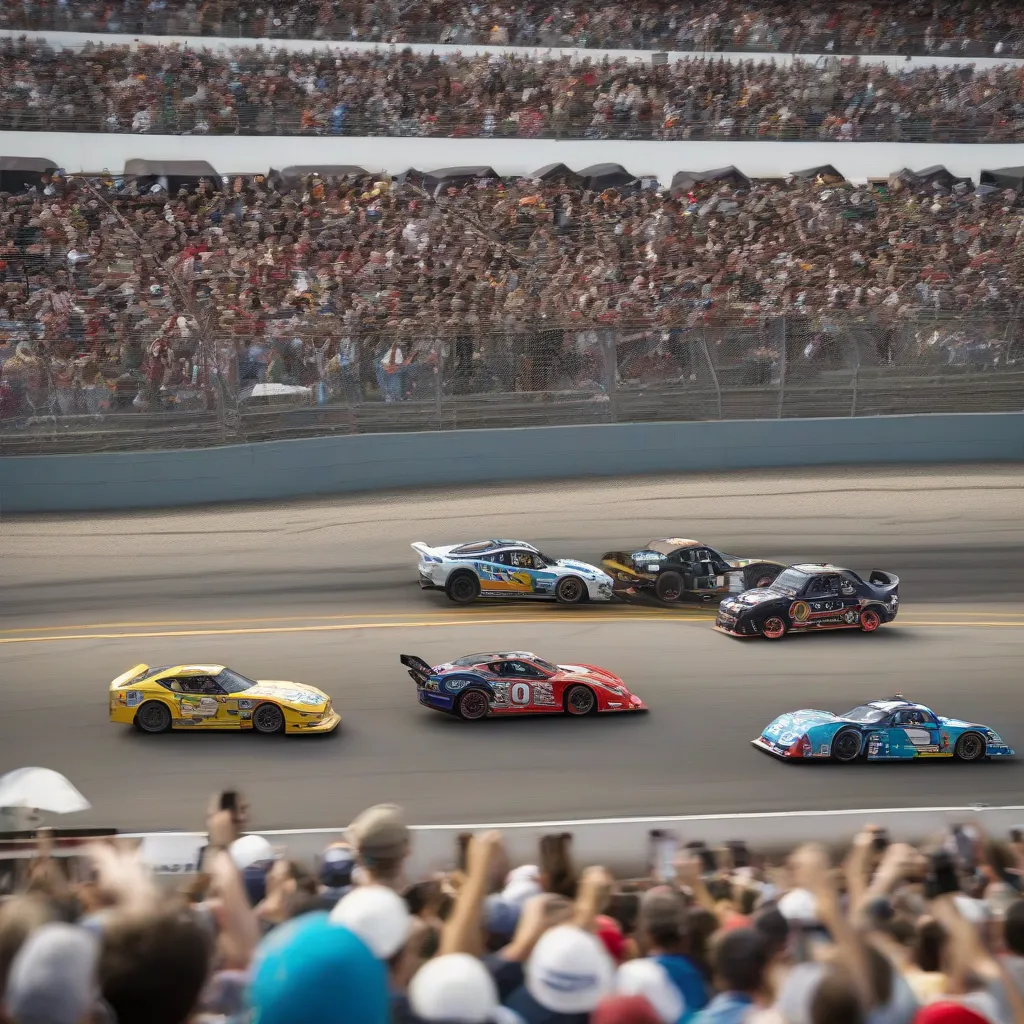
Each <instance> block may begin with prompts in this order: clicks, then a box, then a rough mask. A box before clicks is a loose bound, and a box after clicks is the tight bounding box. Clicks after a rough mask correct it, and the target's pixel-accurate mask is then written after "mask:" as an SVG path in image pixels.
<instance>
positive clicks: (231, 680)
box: [213, 668, 257, 693]
mask: <svg viewBox="0 0 1024 1024" xmlns="http://www.w3.org/2000/svg"><path fill="white" fill-rule="evenodd" d="M213 678H214V680H215V681H216V682H217V683H219V684H220V686H221V687H222V689H223V690H224V692H225V693H242V692H243V691H245V690H250V689H252V687H254V686H256V685H257V683H256V680H255V679H247V678H246V677H245V676H243V675H240V674H239V673H238V672H232V671H231V669H229V668H225V669H221V671H220V672H218V673H217V675H215V676H214V677H213Z"/></svg>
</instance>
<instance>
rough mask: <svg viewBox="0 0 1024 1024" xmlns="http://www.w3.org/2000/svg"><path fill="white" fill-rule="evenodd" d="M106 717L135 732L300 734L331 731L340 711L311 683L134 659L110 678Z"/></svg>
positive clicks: (204, 666) (215, 667)
mask: <svg viewBox="0 0 1024 1024" xmlns="http://www.w3.org/2000/svg"><path fill="white" fill-rule="evenodd" d="M110 720H111V721H112V722H117V723H119V724H121V725H134V726H135V727H136V728H137V729H139V730H140V731H141V732H166V731H167V730H168V729H238V730H241V731H242V732H249V731H250V730H252V731H253V732H261V733H268V734H269V733H278V732H284V733H294V734H300V733H301V734H306V733H325V732H333V731H334V730H335V729H337V727H338V725H339V723H340V722H341V716H340V715H339V714H337V712H335V711H334V709H333V708H332V707H331V698H330V697H328V696H327V694H326V693H324V692H323V691H322V690H318V689H316V687H313V686H303V685H302V684H300V683H286V682H281V681H279V680H268V679H261V680H259V681H257V680H255V679H248V678H246V677H245V676H243V675H242V674H241V673H239V672H235V671H233V670H232V669H230V668H226V667H225V666H224V665H163V666H161V667H160V668H150V667H149V666H148V665H136V666H135V668H133V669H130V670H129V671H127V672H125V673H124V675H121V676H118V677H117V678H116V679H115V680H114V681H113V682H112V683H111V684H110Z"/></svg>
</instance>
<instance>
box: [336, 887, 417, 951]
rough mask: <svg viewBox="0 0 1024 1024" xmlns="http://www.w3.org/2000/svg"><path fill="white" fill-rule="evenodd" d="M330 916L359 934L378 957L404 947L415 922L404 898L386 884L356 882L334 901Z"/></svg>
mask: <svg viewBox="0 0 1024 1024" xmlns="http://www.w3.org/2000/svg"><path fill="white" fill-rule="evenodd" d="M331 920H332V921H333V922H334V923H335V924H342V925H344V926H345V927H346V928H348V930H349V931H351V932H354V933H355V934H356V935H358V936H359V938H361V939H362V940H363V942H365V943H366V944H367V946H369V947H370V949H371V950H373V955H374V956H376V957H377V958H378V959H379V960H390V959H391V958H392V957H393V956H394V955H395V954H396V953H397V952H398V951H399V950H400V949H401V948H402V946H403V945H404V944H405V940H406V939H407V938H408V936H409V928H410V926H411V924H412V920H411V918H410V915H409V908H408V906H406V903H405V900H403V899H402V897H401V896H399V895H398V893H397V892H395V890H394V889H389V888H388V887H387V886H384V885H361V886H357V887H356V888H355V889H353V890H352V891H351V892H350V893H349V894H348V895H347V896H342V898H341V899H340V900H338V902H337V903H336V904H335V905H334V909H333V910H332V911H331Z"/></svg>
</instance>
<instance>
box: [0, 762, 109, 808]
mask: <svg viewBox="0 0 1024 1024" xmlns="http://www.w3.org/2000/svg"><path fill="white" fill-rule="evenodd" d="M91 806H92V804H90V803H89V801H88V800H86V799H85V797H84V796H82V794H81V793H79V792H78V790H77V789H75V787H74V786H72V785H71V783H70V782H68V780H67V779H65V778H64V776H63V775H61V774H60V772H55V771H53V770H51V769H50V768H17V769H15V770H14V771H13V772H8V773H7V774H6V775H0V809H8V810H13V809H15V808H19V809H23V810H30V811H49V812H51V813H52V814H74V813H75V811H87V810H88V809H89V808H90V807H91Z"/></svg>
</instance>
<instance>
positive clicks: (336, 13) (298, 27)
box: [0, 0, 1024, 59]
mask: <svg viewBox="0 0 1024 1024" xmlns="http://www.w3.org/2000/svg"><path fill="white" fill-rule="evenodd" d="M152 7H153V5H144V4H138V5H135V6H134V9H121V10H119V9H118V5H110V4H97V3H95V2H94V0H76V2H74V3H67V4H28V3H17V4H16V3H11V4H9V5H6V10H4V11H2V12H0V13H2V17H0V28H5V29H22V30H32V31H47V30H49V31H59V32H87V33H89V34H91V35H102V34H103V33H111V34H129V35H177V36H203V37H211V38H218V37H219V38H222V39H243V38H244V39H265V40H268V41H272V40H274V39H293V40H311V41H329V40H336V41H344V40H348V39H353V38H366V32H367V25H366V24H365V23H364V22H363V21H362V19H360V18H358V17H353V16H352V11H353V9H354V5H353V6H351V7H350V6H349V5H344V4H341V5H339V4H335V5H333V9H332V7H331V6H328V5H324V4H308V5H298V4H296V5H292V6H290V7H288V8H286V9H284V10H282V11H280V12H278V13H279V14H280V15H283V16H273V15H271V14H270V13H269V12H268V11H267V10H266V7H267V5H264V6H263V7H253V6H251V5H248V4H234V5H231V7H230V8H228V9H227V10H225V9H224V8H223V7H222V5H220V4H201V5H200V4H188V5H184V4H183V5H170V6H168V5H161V7H160V9H152ZM435 10H436V8H435V7H433V6H431V5H423V7H422V9H418V5H415V4H412V5H410V4H407V3H406V4H402V3H395V4H376V5H374V11H375V14H376V17H377V20H378V29H379V31H378V32H376V33H374V34H372V35H370V37H369V38H370V39H371V40H373V39H383V40H388V41H391V40H396V41H399V42H402V43H441V44H450V45H462V46H485V45H488V44H495V43H496V42H498V41H499V40H498V39H496V37H495V36H494V35H493V34H492V32H491V29H490V26H491V21H490V20H489V19H487V18H482V19H481V20H480V27H474V26H473V25H472V24H471V23H467V19H466V18H465V17H464V15H462V14H461V13H460V12H459V11H458V10H457V9H453V11H452V16H451V17H449V18H446V19H438V18H437V17H436V16H433V17H432V14H433V13H434V11H435ZM328 12H329V13H328ZM900 14H901V16H900V17H884V16H883V17H878V18H875V19H869V20H867V21H864V22H862V21H861V20H860V19H847V18H844V17H840V18H836V19H830V20H829V22H828V23H823V22H822V20H821V19H819V20H818V22H817V24H815V23H812V22H810V21H808V19H807V18H806V17H805V16H803V12H800V13H798V14H797V15H796V16H795V17H792V18H791V19H787V20H782V19H779V18H778V17H767V16H766V17H764V18H757V17H742V18H739V19H737V20H736V21H731V20H730V19H728V18H723V17H720V18H715V19H709V18H706V17H704V16H701V17H696V18H694V19H692V24H691V23H690V22H688V21H686V20H684V19H671V20H670V19H669V18H668V17H665V18H662V19H657V20H650V21H648V22H647V23H646V25H645V27H643V28H636V29H634V30H633V31H632V32H630V33H628V36H627V37H626V38H624V36H623V33H622V31H621V29H619V28H609V29H607V30H602V29H601V28H600V27H598V28H597V29H581V28H579V27H578V26H577V27H576V28H575V29H574V31H573V32H572V33H568V32H563V31H558V30H557V29H549V28H548V24H547V22H546V21H545V22H542V23H541V24H540V25H539V26H534V25H533V24H531V19H529V18H527V19H523V28H522V29H521V30H517V28H516V27H515V26H513V27H512V29H511V31H508V32H507V35H506V37H501V38H500V42H501V43H502V44H503V45H513V46H530V47H538V48H541V49H547V48H554V49H565V48H568V47H580V48H590V49H620V48H622V47H624V46H625V47H633V48H635V49H637V50H639V51H652V50H666V51H675V52H687V51H689V52H695V53H700V52H711V53H729V52H742V53H751V54H756V53H805V54H822V53H828V54H835V55H851V56H856V55H868V54H887V55H891V54H899V55H912V56H930V55H939V56H949V55H953V54H955V55H956V56H958V57H961V58H963V59H970V58H973V57H992V56H996V57H1019V56H1021V55H1022V54H1024V38H1022V35H1024V34H1022V32H1021V30H1020V27H1019V25H1017V24H1007V25H1004V26H1002V27H999V26H997V25H992V24H991V22H992V20H994V19H993V18H990V19H989V24H988V25H986V26H979V27H978V28H977V30H971V29H968V30H967V31H966V32H965V31H964V29H963V28H962V27H961V26H959V25H958V26H957V30H956V31H955V35H954V34H952V33H950V30H949V25H948V24H946V23H944V22H943V21H941V20H936V19H934V18H923V17H915V16H914V15H912V14H910V13H909V12H904V11H901V12H900ZM1004 17H1005V15H1004Z"/></svg>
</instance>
